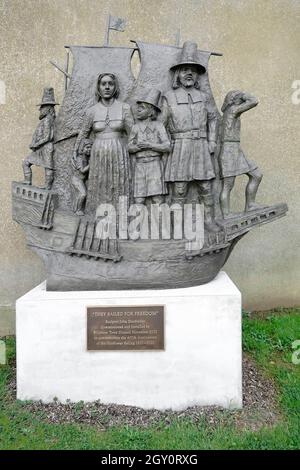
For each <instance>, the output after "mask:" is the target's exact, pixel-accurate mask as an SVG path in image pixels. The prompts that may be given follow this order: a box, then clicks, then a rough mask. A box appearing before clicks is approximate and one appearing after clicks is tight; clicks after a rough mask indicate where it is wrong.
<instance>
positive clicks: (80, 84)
mask: <svg viewBox="0 0 300 470" xmlns="http://www.w3.org/2000/svg"><path fill="white" fill-rule="evenodd" d="M70 50H71V52H72V55H73V61H74V66H73V71H72V77H71V80H70V83H69V86H68V89H67V91H66V94H65V97H64V100H63V103H62V105H61V107H60V110H59V113H58V116H57V118H56V122H55V132H54V139H55V141H56V142H58V141H60V140H63V139H67V138H69V137H72V136H74V135H76V134H77V133H78V131H79V129H80V127H81V123H82V119H83V116H84V113H85V111H86V109H87V108H89V107H90V106H92V105H93V104H95V102H96V99H95V91H96V82H97V77H98V76H99V74H100V73H105V72H108V73H114V74H115V75H116V76H117V78H118V81H119V85H120V99H121V100H122V101H124V100H126V98H127V97H128V95H129V94H130V91H131V89H132V87H133V85H134V82H135V79H134V77H133V75H132V72H131V65H130V64H131V56H132V54H133V51H134V48H133V47H87V46H70Z"/></svg>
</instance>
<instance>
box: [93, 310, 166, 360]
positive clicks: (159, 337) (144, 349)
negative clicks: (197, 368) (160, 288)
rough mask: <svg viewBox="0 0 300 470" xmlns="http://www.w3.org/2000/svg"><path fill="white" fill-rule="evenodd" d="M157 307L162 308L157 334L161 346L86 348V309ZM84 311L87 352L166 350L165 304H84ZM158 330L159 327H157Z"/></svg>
mask: <svg viewBox="0 0 300 470" xmlns="http://www.w3.org/2000/svg"><path fill="white" fill-rule="evenodd" d="M155 307H159V308H161V309H162V312H161V313H162V323H161V330H162V331H161V333H160V334H159V335H158V340H159V342H161V343H162V347H156V348H141V349H137V348H136V349H135V348H130V347H128V348H122V349H121V348H120V349H94V348H90V349H89V348H88V343H89V337H88V321H89V318H88V313H89V312H88V310H89V309H92V308H99V309H122V308H135V309H136V308H155ZM85 312H86V323H85V325H86V331H85V338H86V351H87V352H104V353H106V352H139V353H140V352H162V351H165V350H166V346H165V336H166V325H165V313H166V304H149V305H86V307H85ZM158 330H159V328H158Z"/></svg>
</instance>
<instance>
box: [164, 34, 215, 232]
mask: <svg viewBox="0 0 300 470" xmlns="http://www.w3.org/2000/svg"><path fill="white" fill-rule="evenodd" d="M170 70H171V71H172V72H173V74H174V75H173V84H172V88H173V89H172V90H170V91H168V92H167V93H166V94H165V96H164V97H163V113H162V118H163V121H164V123H165V125H166V127H167V130H168V131H169V133H170V136H171V139H172V151H171V153H170V154H169V156H168V159H167V163H166V168H165V180H166V181H167V182H170V183H173V196H174V198H175V200H177V201H182V202H184V201H185V199H186V195H187V191H188V185H189V183H190V182H196V184H197V186H198V190H199V193H200V196H201V199H202V201H203V203H204V221H205V226H206V228H207V229H208V230H209V231H213V232H217V231H219V227H218V225H217V224H216V223H215V218H214V199H213V194H212V181H213V179H214V178H215V176H216V175H215V170H214V164H213V157H212V154H213V153H214V150H215V146H216V124H217V115H216V113H215V112H214V111H213V110H212V109H211V108H210V107H209V104H208V96H207V94H205V93H204V92H203V91H201V90H200V86H199V76H200V75H201V74H203V73H205V72H206V68H205V66H204V65H202V64H201V63H200V62H199V60H198V53H197V44H196V43H193V42H190V41H187V42H185V43H184V44H183V48H182V51H181V57H180V60H179V61H178V63H176V64H175V65H174V66H172V67H171V69H170Z"/></svg>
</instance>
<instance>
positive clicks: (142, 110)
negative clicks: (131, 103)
mask: <svg viewBox="0 0 300 470" xmlns="http://www.w3.org/2000/svg"><path fill="white" fill-rule="evenodd" d="M151 111H152V110H151V105H150V104H148V103H138V106H137V110H136V115H137V118H138V119H139V120H141V121H143V120H144V119H147V118H148V117H150V115H151Z"/></svg>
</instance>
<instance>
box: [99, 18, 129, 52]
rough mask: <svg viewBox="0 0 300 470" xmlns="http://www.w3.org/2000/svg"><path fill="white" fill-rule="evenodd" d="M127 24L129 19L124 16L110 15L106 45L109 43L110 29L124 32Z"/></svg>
mask: <svg viewBox="0 0 300 470" xmlns="http://www.w3.org/2000/svg"><path fill="white" fill-rule="evenodd" d="M126 24H127V21H126V20H125V19H124V18H119V17H118V16H112V15H108V19H107V24H106V32H105V40H104V45H105V46H108V45H109V31H110V30H111V29H113V30H115V31H120V32H124V31H125V29H126Z"/></svg>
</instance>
